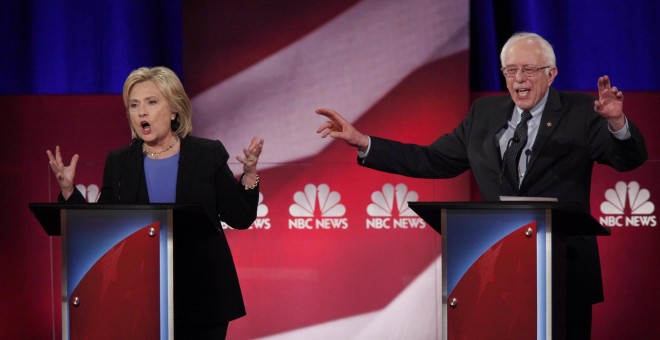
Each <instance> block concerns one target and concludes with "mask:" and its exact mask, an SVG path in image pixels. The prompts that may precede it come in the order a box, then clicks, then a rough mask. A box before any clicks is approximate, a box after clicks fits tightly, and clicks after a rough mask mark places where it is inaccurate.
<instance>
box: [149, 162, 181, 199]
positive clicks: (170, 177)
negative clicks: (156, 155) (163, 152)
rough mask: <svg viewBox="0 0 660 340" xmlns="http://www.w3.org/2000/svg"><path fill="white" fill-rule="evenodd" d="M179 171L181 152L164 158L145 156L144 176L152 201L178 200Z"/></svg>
mask: <svg viewBox="0 0 660 340" xmlns="http://www.w3.org/2000/svg"><path fill="white" fill-rule="evenodd" d="M178 171H179V153H178V152H177V153H176V154H175V155H174V156H172V157H167V158H163V159H151V158H149V157H146V156H145V157H144V176H145V177H146V178H147V192H148V193H149V202H150V203H174V202H175V201H176V175H177V173H178Z"/></svg>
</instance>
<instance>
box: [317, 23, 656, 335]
mask: <svg viewBox="0 0 660 340" xmlns="http://www.w3.org/2000/svg"><path fill="white" fill-rule="evenodd" d="M500 60H501V64H502V73H503V75H504V76H505V79H506V84H507V89H508V91H509V94H508V95H505V96H493V97H486V98H481V99H478V100H477V101H475V102H474V103H473V105H472V108H471V109H470V112H469V113H468V115H467V117H466V118H465V119H464V120H463V121H462V122H461V124H460V125H459V126H458V127H456V128H455V129H454V130H453V131H452V132H451V133H449V134H446V135H444V136H441V137H440V138H438V139H437V140H436V141H435V142H433V143H432V144H431V145H428V146H420V145H413V144H404V143H400V142H397V141H391V140H386V139H382V138H378V137H373V136H372V137H369V136H367V135H364V134H362V133H360V132H359V131H357V130H356V129H355V128H354V127H353V126H352V125H351V124H350V123H349V122H348V121H346V120H345V119H344V118H343V117H341V115H339V114H338V113H337V112H335V111H333V110H329V109H319V110H317V111H316V113H317V114H320V115H323V116H325V117H327V118H328V121H326V122H324V123H323V124H322V125H321V126H320V127H319V128H318V129H317V133H321V134H322V137H327V136H331V137H333V138H338V139H343V140H344V141H345V142H346V143H348V144H349V145H351V146H354V147H357V149H358V162H359V164H361V165H363V166H366V167H369V168H373V169H376V170H381V171H386V172H391V173H396V174H401V175H406V176H411V177H419V178H451V177H455V176H457V175H459V174H461V173H463V172H464V171H466V170H468V169H471V170H472V172H473V174H474V178H475V179H476V182H477V184H478V185H479V189H480V193H481V198H482V199H483V200H484V201H498V200H499V199H500V196H502V195H509V196H510V195H514V196H528V197H531V196H536V197H554V198H557V199H558V201H559V202H577V203H579V205H580V206H581V207H582V208H583V209H584V211H586V212H587V213H588V212H589V211H590V208H589V192H590V186H591V173H592V167H593V164H594V162H598V163H601V164H607V165H609V166H611V167H613V168H615V169H617V170H619V171H626V170H631V169H634V168H636V167H638V166H639V165H641V164H642V163H643V162H644V161H646V159H647V152H646V147H645V144H644V139H643V137H642V135H641V133H640V131H639V129H638V128H637V127H636V126H635V125H634V124H633V123H632V122H631V121H629V120H628V119H627V118H626V117H625V115H624V113H623V93H622V92H621V91H619V90H618V89H617V88H616V87H613V86H611V84H610V80H609V78H608V77H607V76H603V77H600V78H599V79H598V95H599V98H597V99H596V98H593V97H591V96H588V95H584V94H575V93H562V92H558V91H556V90H555V89H553V88H552V87H551V84H552V81H553V80H554V78H555V77H556V76H557V72H558V71H557V67H556V65H555V55H554V51H553V49H552V46H551V45H550V44H549V43H548V42H547V41H546V40H545V39H543V38H542V37H540V36H539V35H537V34H533V33H518V34H515V35H513V36H512V37H511V38H510V39H509V40H508V41H507V43H506V44H505V45H504V47H503V48H502V52H501V54H500ZM523 117H524V118H523ZM521 121H522V122H521ZM519 123H520V124H519ZM519 125H520V127H518V126H519ZM517 127H518V129H517ZM567 242H568V252H569V263H568V269H567V280H568V283H567V287H568V297H567V299H568V303H569V307H568V315H567V333H568V335H569V336H570V337H572V338H578V339H584V338H589V337H590V332H591V305H592V304H593V303H597V302H600V301H602V300H603V289H602V282H601V273H600V263H599V258H598V246H597V243H596V239H595V237H574V238H571V239H570V240H567Z"/></svg>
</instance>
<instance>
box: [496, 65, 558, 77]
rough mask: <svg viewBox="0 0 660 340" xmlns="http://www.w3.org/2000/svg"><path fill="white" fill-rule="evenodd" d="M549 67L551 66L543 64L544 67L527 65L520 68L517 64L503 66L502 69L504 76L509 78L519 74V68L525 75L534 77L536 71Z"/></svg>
mask: <svg viewBox="0 0 660 340" xmlns="http://www.w3.org/2000/svg"><path fill="white" fill-rule="evenodd" d="M549 67H550V66H543V67H533V66H525V67H523V68H519V67H517V66H506V67H502V68H501V70H502V73H503V74H504V76H505V77H508V78H513V77H515V76H516V75H517V74H518V71H519V70H522V73H523V74H524V75H525V77H533V76H535V75H536V72H538V71H540V70H542V69H544V68H549Z"/></svg>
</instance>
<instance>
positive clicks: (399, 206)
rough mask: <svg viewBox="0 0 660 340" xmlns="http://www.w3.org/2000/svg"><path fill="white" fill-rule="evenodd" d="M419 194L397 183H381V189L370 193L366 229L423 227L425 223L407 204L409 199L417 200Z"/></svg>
mask: <svg viewBox="0 0 660 340" xmlns="http://www.w3.org/2000/svg"><path fill="white" fill-rule="evenodd" d="M418 199H419V195H418V194H417V193H416V192H415V191H409V190H408V187H407V186H406V185H405V184H403V183H399V184H397V185H396V187H395V186H394V185H392V184H390V183H386V184H385V185H383V189H382V190H381V191H374V192H373V193H372V194H371V203H370V204H369V205H368V206H367V215H369V217H368V218H367V220H366V228H367V229H424V228H426V223H424V220H423V219H421V218H420V217H419V216H417V214H415V212H414V211H413V210H412V209H410V207H409V206H408V202H409V201H417V200H418Z"/></svg>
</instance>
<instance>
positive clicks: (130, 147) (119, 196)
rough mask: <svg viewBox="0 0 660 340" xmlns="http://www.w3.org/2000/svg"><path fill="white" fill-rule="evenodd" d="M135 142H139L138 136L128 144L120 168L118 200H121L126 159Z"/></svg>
mask: <svg viewBox="0 0 660 340" xmlns="http://www.w3.org/2000/svg"><path fill="white" fill-rule="evenodd" d="M135 142H137V138H133V139H131V142H130V143H129V144H128V151H127V152H126V154H125V155H124V159H123V160H122V164H121V168H120V169H119V178H118V179H117V202H121V180H122V177H123V176H124V168H125V167H126V160H127V159H128V154H130V153H131V149H132V148H133V143H135Z"/></svg>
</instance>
